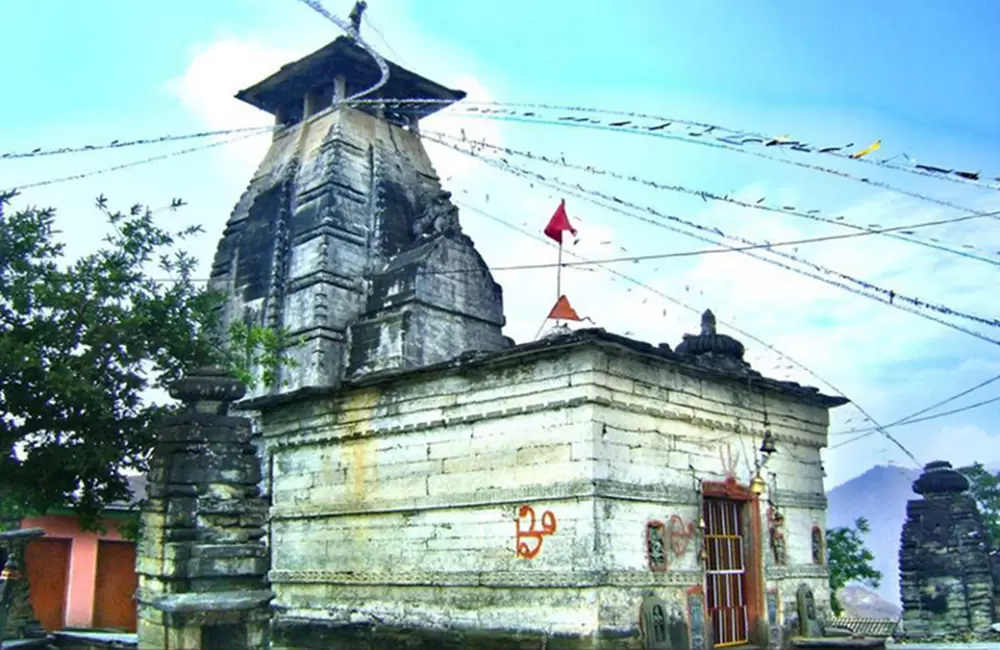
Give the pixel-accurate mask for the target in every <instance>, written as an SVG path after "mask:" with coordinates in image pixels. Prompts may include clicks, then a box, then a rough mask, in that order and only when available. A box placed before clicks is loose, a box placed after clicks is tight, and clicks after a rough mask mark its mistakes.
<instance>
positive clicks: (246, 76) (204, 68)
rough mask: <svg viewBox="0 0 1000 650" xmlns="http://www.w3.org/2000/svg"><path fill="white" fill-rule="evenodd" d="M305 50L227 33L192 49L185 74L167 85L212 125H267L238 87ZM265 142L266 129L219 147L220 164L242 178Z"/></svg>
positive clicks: (214, 127) (270, 120)
mask: <svg viewBox="0 0 1000 650" xmlns="http://www.w3.org/2000/svg"><path fill="white" fill-rule="evenodd" d="M306 53H307V51H306V50H303V51H299V52H297V51H292V50H284V49H280V48H273V47H269V46H266V45H263V44H261V43H258V42H256V41H243V40H239V39H226V40H222V41H216V42H215V43H212V44H210V45H208V46H206V47H202V48H199V49H198V50H196V52H195V54H194V56H193V57H192V59H191V63H190V64H188V66H187V68H186V69H185V70H184V74H182V75H181V76H180V77H177V78H175V79H171V80H170V81H168V82H167V89H168V90H169V91H170V92H171V93H172V94H173V95H174V96H175V97H176V98H177V99H178V100H179V101H180V103H181V105H182V106H183V107H184V108H185V109H186V110H187V111H188V112H189V113H190V114H191V115H193V116H194V117H196V118H197V119H198V120H200V121H201V122H202V123H204V124H205V126H206V127H208V128H209V129H212V130H224V129H238V128H243V127H254V126H270V125H272V124H273V123H274V118H273V117H272V116H271V115H268V114H267V113H265V112H264V111H261V110H259V109H257V108H254V107H253V106H250V105H249V104H246V103H244V102H241V101H239V100H238V99H236V98H235V95H236V93H237V92H238V91H240V90H242V89H244V88H247V87H249V86H252V85H253V84H255V83H256V82H258V81H260V80H261V79H264V78H266V77H268V76H269V75H271V74H273V73H274V72H276V71H277V70H278V68H280V67H281V66H282V65H284V64H285V63H288V62H289V61H293V60H295V59H297V58H299V57H301V56H303V55H304V54H306ZM269 146H270V137H269V136H268V135H267V134H264V135H260V136H255V137H252V138H247V139H245V140H240V141H238V142H235V143H233V144H230V145H226V146H224V147H222V152H223V157H222V158H221V160H222V161H223V164H224V165H225V166H226V167H228V168H230V170H231V172H232V174H233V175H237V176H240V177H242V178H245V179H246V180H249V179H250V175H251V174H252V173H253V171H254V169H255V168H256V166H257V165H258V163H259V162H260V160H261V159H262V158H263V157H264V154H265V153H266V152H267V148H268V147H269Z"/></svg>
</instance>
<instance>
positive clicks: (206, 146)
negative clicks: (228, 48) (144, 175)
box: [11, 131, 267, 190]
mask: <svg viewBox="0 0 1000 650" xmlns="http://www.w3.org/2000/svg"><path fill="white" fill-rule="evenodd" d="M262 133H267V131H254V132H251V133H244V134H242V135H239V136H237V137H235V138H229V139H228V140H220V141H219V142H210V143H208V144H203V145H199V146H197V147H190V148H188V149H181V150H180V151H172V152H170V153H166V154H161V155H159V156H150V157H149V158H143V159H141V160H133V161H132V162H127V163H122V164H120V165H114V166H111V167H105V168H103V169H95V170H91V171H89V172H82V173H80V174H73V175H71V176H62V177H59V178H51V179H49V180H44V181H37V182H35V183H25V184H23V185H18V186H17V187H14V188H11V189H13V190H27V189H31V188H35V187H45V186H47V185H55V184H57V183H67V182H69V181H78V180H81V179H84V178H90V177H92V176H99V175H101V174H108V173H111V172H117V171H121V170H123V169H129V168H131V167H138V166H140V165H146V164H149V163H154V162H159V161H161V160H167V159H168V158H176V157H177V156H184V155H187V154H189V153H195V152H197V151H205V150H206V149H213V148H215V147H222V146H225V145H227V144H232V143H234V142H239V141H241V140H246V139H247V138H252V137H254V136H256V135H260V134H262Z"/></svg>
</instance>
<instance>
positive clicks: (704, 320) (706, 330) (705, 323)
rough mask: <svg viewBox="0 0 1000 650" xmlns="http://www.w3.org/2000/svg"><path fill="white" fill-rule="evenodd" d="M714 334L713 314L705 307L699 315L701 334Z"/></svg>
mask: <svg viewBox="0 0 1000 650" xmlns="http://www.w3.org/2000/svg"><path fill="white" fill-rule="evenodd" d="M710 334H715V314H713V313H712V310H711V309H706V310H705V313H703V314H702V315H701V335H702V336H708V335H710Z"/></svg>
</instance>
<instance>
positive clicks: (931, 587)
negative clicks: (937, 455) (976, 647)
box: [899, 461, 995, 639]
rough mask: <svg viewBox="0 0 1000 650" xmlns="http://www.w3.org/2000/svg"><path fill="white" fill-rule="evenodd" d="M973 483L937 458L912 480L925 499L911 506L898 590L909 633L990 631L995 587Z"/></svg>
mask: <svg viewBox="0 0 1000 650" xmlns="http://www.w3.org/2000/svg"><path fill="white" fill-rule="evenodd" d="M968 489H969V481H968V479H966V478H965V477H964V476H963V475H962V474H960V473H959V472H957V471H955V470H954V469H952V466H951V463H948V462H946V461H935V462H933V463H928V464H927V465H926V466H925V467H924V472H923V474H921V475H920V477H919V478H918V479H917V480H916V481H914V482H913V491H914V492H915V493H917V494H919V495H921V496H922V497H923V498H922V499H914V500H912V501H910V502H908V503H907V505H906V521H905V523H904V524H903V530H902V534H901V537H900V545H899V546H900V548H899V578H900V580H899V583H900V584H899V589H900V600H901V601H902V605H903V624H904V629H905V631H906V634H907V635H910V636H915V637H924V638H932V639H933V638H942V637H955V636H961V635H962V634H964V633H966V632H975V633H981V632H985V631H987V630H988V629H989V627H990V624H991V623H992V622H993V618H994V606H995V602H994V585H993V575H992V570H991V563H990V556H989V548H988V547H987V543H986V536H985V531H984V528H983V521H982V517H981V516H980V513H979V508H978V507H977V506H976V502H975V500H974V499H973V498H972V496H971V495H969V493H968V491H967V490H968Z"/></svg>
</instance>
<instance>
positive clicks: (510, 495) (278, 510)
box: [270, 480, 826, 522]
mask: <svg viewBox="0 0 1000 650" xmlns="http://www.w3.org/2000/svg"><path fill="white" fill-rule="evenodd" d="M780 495H781V498H780V503H781V504H782V505H783V506H786V507H788V506H791V507H800V508H807V509H822V508H825V507H826V498H825V497H822V498H820V497H816V496H815V495H812V494H806V493H801V492H791V491H782V492H781V493H780ZM431 499H432V498H431V497H426V496H419V497H409V498H398V499H372V500H370V501H368V503H367V504H365V505H347V504H343V503H336V504H332V503H331V504H319V505H307V506H274V507H272V508H271V511H270V514H271V521H272V522H273V521H281V520H283V519H310V518H322V517H348V516H353V515H374V514H390V513H396V512H419V511H426V510H448V509H451V508H492V507H498V506H509V505H520V504H522V503H532V502H539V501H568V500H572V499H609V500H619V501H646V502H649V503H658V504H663V505H670V506H678V505H682V506H696V505H697V504H698V500H697V495H696V494H695V492H694V490H692V489H691V488H688V487H682V486H677V485H669V486H667V487H659V486H652V485H635V484H632V483H625V482H621V481H614V480H594V481H571V482H566V483H556V484H550V485H531V486H527V487H520V488H507V489H489V490H478V491H476V492H470V493H464V494H461V493H460V494H451V495H440V496H437V497H433V500H431Z"/></svg>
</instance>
